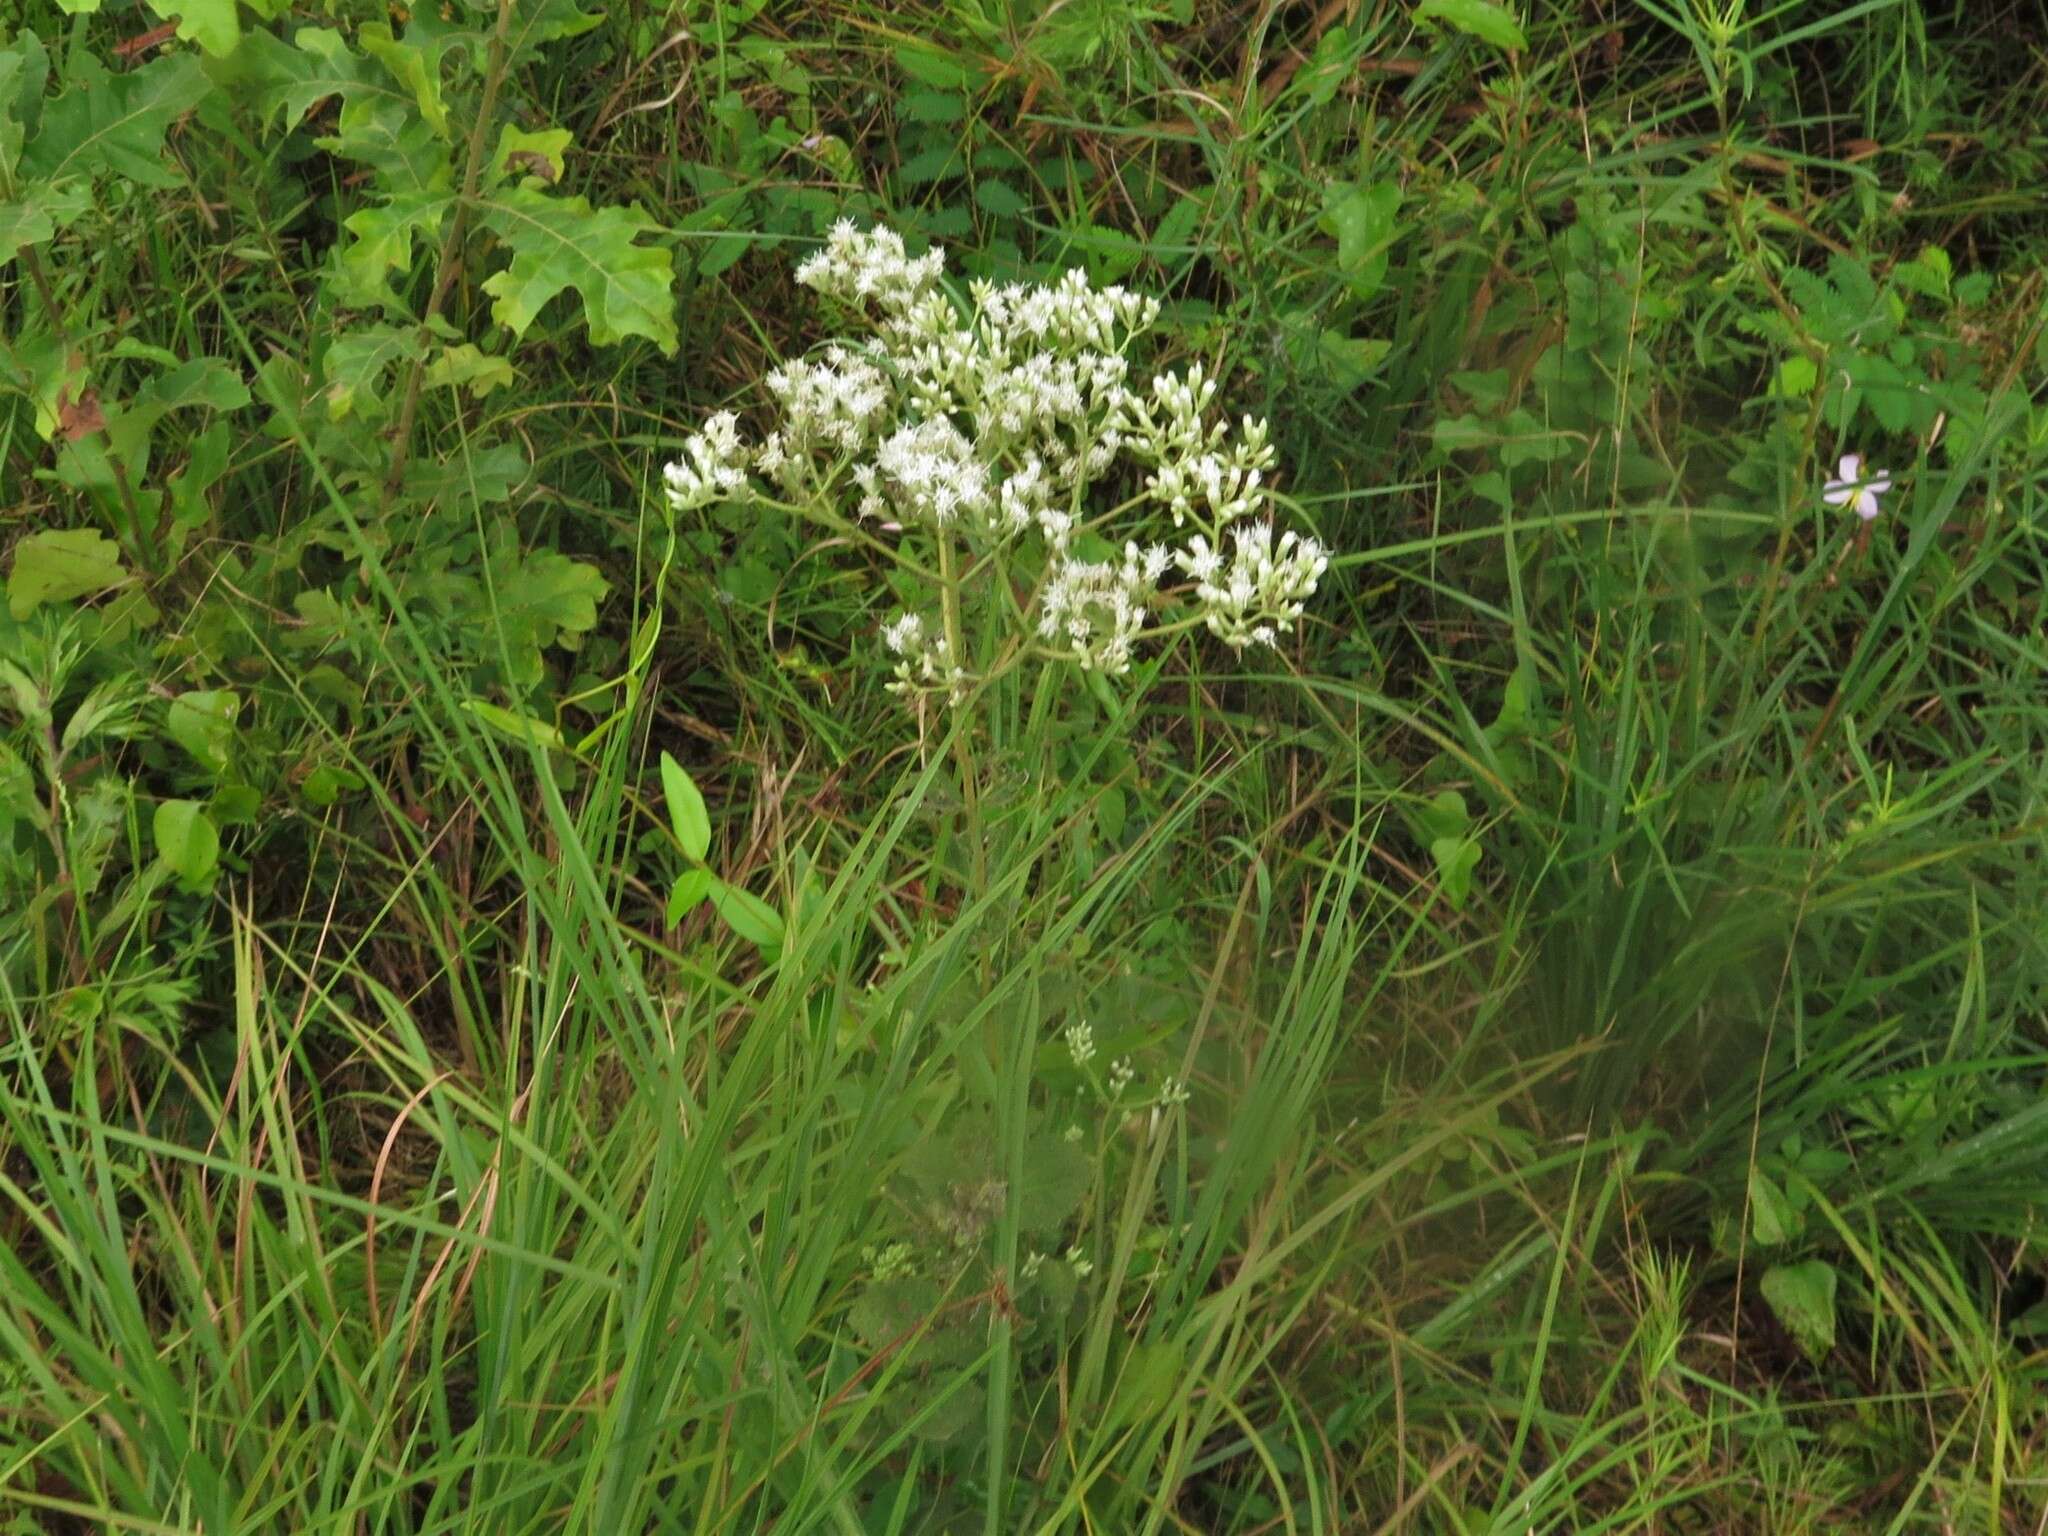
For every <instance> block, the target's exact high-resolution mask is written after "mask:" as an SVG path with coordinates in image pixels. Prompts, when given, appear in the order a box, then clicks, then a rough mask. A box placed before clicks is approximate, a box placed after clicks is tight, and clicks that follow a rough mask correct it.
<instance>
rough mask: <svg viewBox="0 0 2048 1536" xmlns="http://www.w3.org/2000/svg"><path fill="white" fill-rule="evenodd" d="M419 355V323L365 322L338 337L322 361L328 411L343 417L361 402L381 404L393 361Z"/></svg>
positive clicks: (332, 414)
mask: <svg viewBox="0 0 2048 1536" xmlns="http://www.w3.org/2000/svg"><path fill="white" fill-rule="evenodd" d="M419 355H420V328H419V327H418V326H416V325H366V326H363V327H362V328H361V329H360V330H354V331H348V332H344V333H343V334H342V335H340V336H338V337H336V338H335V341H334V344H333V345H332V346H330V347H329V348H328V349H327V355H326V357H325V358H324V359H323V360H322V361H321V364H320V369H321V374H322V377H323V378H324V379H325V380H326V384H327V391H326V392H327V414H328V415H329V416H331V417H332V418H333V419H334V420H336V421H341V420H344V419H345V418H346V417H347V416H348V414H349V413H350V412H351V411H353V410H354V409H355V408H356V407H357V405H359V404H362V405H366V406H369V407H370V408H372V409H375V408H377V407H379V406H381V404H382V395H381V391H382V390H383V387H384V375H385V374H386V373H387V372H389V371H390V369H391V366H392V364H394V363H399V362H411V361H412V360H413V359H414V358H417V357H418V356H419Z"/></svg>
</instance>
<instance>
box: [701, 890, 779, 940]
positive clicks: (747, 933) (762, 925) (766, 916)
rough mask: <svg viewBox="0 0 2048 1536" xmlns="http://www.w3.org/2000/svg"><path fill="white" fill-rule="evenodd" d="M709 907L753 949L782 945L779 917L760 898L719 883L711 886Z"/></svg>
mask: <svg viewBox="0 0 2048 1536" xmlns="http://www.w3.org/2000/svg"><path fill="white" fill-rule="evenodd" d="M711 905H712V906H713V907H714V908H715V909H716V910H717V912H718V915H719V916H720V917H722V918H724V919H725V923H726V926H727V927H728V928H730V929H732V931H733V932H734V933H736V934H738V935H739V936H740V937H741V938H743V939H745V940H746V941H747V942H748V943H749V944H751V945H753V946H754V947H755V948H756V949H776V948H779V947H780V946H781V944H782V918H781V916H780V915H779V914H778V913H777V912H776V910H775V909H774V908H773V907H771V906H769V905H768V903H767V902H765V901H763V900H762V899H761V898H760V897H758V896H756V895H753V894H752V893H751V892H748V891H743V890H741V889H740V888H739V887H738V886H736V885H727V884H726V883H725V882H724V881H723V880H720V881H717V882H716V883H715V884H713V886H712V887H711Z"/></svg>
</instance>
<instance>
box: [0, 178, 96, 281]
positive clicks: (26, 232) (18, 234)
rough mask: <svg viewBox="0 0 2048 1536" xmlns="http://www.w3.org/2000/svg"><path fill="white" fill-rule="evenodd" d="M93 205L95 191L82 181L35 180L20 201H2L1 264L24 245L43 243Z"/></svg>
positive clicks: (12, 256)
mask: <svg viewBox="0 0 2048 1536" xmlns="http://www.w3.org/2000/svg"><path fill="white" fill-rule="evenodd" d="M91 207H92V192H91V190H90V189H89V188H88V187H87V186H86V184H85V183H84V182H81V181H67V182H62V183H59V184H57V185H54V186H53V185H51V184H50V183H48V182H31V183H29V185H28V186H26V187H24V188H22V193H21V198H20V199H19V201H16V202H12V203H0V265H5V264H6V263H7V262H10V261H12V260H14V258H15V256H16V255H18V254H19V253H20V251H21V249H22V247H24V246H29V245H41V244H42V243H43V242H44V241H45V240H48V239H50V238H52V237H53V236H55V235H56V233H57V231H58V230H60V229H62V228H64V227H65V226H66V225H67V224H70V223H71V222H72V221H73V220H74V219H77V218H79V217H80V216H81V215H83V214H84V213H85V212H86V211H87V210H88V209H89V208H91Z"/></svg>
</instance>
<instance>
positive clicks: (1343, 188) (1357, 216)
mask: <svg viewBox="0 0 2048 1536" xmlns="http://www.w3.org/2000/svg"><path fill="white" fill-rule="evenodd" d="M1400 207H1401V188H1400V187H1399V185H1397V184H1396V183H1394V182H1391V181H1380V182H1374V183H1373V184H1372V185H1370V186H1364V187H1361V186H1358V185H1356V184H1354V183H1351V182H1338V183H1336V184H1335V185H1333V186H1330V187H1326V188H1325V189H1324V191H1323V219H1322V223H1323V228H1324V229H1325V230H1327V231H1328V232H1329V233H1331V234H1333V235H1335V236H1336V237H1337V266H1338V269H1339V270H1340V271H1342V272H1343V274H1344V277H1345V280H1346V281H1347V282H1348V283H1350V285H1351V291H1352V293H1353V294H1354V295H1355V296H1356V297H1358V298H1361V299H1369V298H1371V297H1372V296H1373V295H1374V294H1375V293H1378V292H1379V289H1380V284H1381V283H1382V282H1384V281H1385V280H1386V275H1387V247H1388V245H1389V243H1390V242H1391V241H1392V240H1393V238H1394V229H1395V225H1394V215H1395V214H1396V213H1397V212H1398V211H1399V210H1400Z"/></svg>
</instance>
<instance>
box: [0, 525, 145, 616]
mask: <svg viewBox="0 0 2048 1536" xmlns="http://www.w3.org/2000/svg"><path fill="white" fill-rule="evenodd" d="M127 580H128V572H127V571H126V570H125V569H123V568H122V565H121V550H120V546H118V545H117V544H115V543H114V541H113V540H112V539H110V538H108V537H107V536H106V535H105V534H103V533H101V532H100V531H99V530H98V529H96V528H70V529H56V528H51V529H46V530H44V531H43V532H41V533H32V534H30V535H29V536H28V537H27V538H25V539H23V540H22V541H21V542H20V543H19V544H16V545H15V546H14V568H13V570H12V571H10V572H9V573H8V577H7V611H8V612H9V613H11V614H12V615H13V616H14V617H15V618H17V619H25V618H27V617H28V616H29V615H30V614H31V613H34V612H35V611H36V609H37V608H39V607H40V606H42V605H43V604H44V603H63V602H69V601H70V600H71V599H73V598H76V597H92V596H95V595H97V594H98V593H101V592H105V591H107V590H108V589H109V588H112V587H118V586H120V585H122V584H123V583H124V582H126V581H127Z"/></svg>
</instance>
